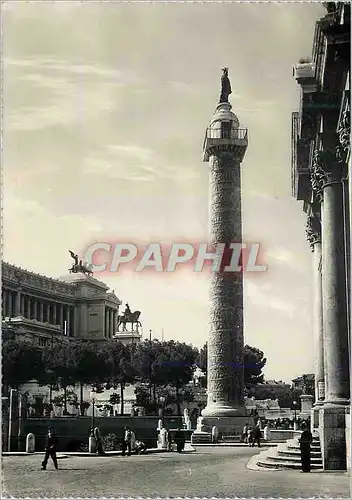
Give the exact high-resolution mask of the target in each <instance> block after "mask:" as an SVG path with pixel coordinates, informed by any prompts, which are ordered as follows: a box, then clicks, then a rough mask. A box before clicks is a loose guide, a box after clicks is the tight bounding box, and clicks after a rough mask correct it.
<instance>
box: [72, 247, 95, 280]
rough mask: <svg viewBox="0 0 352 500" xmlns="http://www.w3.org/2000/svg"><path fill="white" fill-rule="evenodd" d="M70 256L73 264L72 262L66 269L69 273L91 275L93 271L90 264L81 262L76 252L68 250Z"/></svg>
mask: <svg viewBox="0 0 352 500" xmlns="http://www.w3.org/2000/svg"><path fill="white" fill-rule="evenodd" d="M69 252H70V255H71V257H72V258H73V260H74V264H72V267H70V269H69V270H68V272H69V273H70V274H71V273H74V274H76V273H83V274H87V275H88V276H93V271H92V270H91V268H90V266H89V265H88V264H86V263H83V262H82V261H81V260H79V257H78V255H77V254H75V253H74V252H72V251H71V250H69Z"/></svg>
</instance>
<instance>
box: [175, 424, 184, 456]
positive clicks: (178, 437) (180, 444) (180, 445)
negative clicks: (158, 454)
mask: <svg viewBox="0 0 352 500" xmlns="http://www.w3.org/2000/svg"><path fill="white" fill-rule="evenodd" d="M175 443H176V447H177V453H182V452H183V450H184V448H185V435H184V433H183V432H182V431H181V429H180V428H178V429H177V431H176V433H175Z"/></svg>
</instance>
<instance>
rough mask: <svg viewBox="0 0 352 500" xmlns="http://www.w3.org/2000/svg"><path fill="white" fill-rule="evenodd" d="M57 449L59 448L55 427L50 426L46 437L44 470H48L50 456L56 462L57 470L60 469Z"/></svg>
mask: <svg viewBox="0 0 352 500" xmlns="http://www.w3.org/2000/svg"><path fill="white" fill-rule="evenodd" d="M56 450H57V436H56V434H55V431H54V429H53V427H49V429H48V435H47V437H46V446H45V457H44V460H43V462H42V470H46V466H47V463H48V460H49V457H51V459H52V461H53V462H54V467H55V469H56V470H57V469H58V466H57V457H56Z"/></svg>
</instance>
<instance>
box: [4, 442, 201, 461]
mask: <svg viewBox="0 0 352 500" xmlns="http://www.w3.org/2000/svg"><path fill="white" fill-rule="evenodd" d="M185 451H186V452H190V451H196V450H195V448H194V447H193V446H192V445H191V444H190V443H186V445H185ZM166 452H169V453H172V452H170V451H169V450H163V449H161V448H149V449H148V450H147V453H146V454H147V455H148V454H149V455H150V454H152V453H166ZM1 455H2V456H3V457H29V456H33V455H45V452H44V451H35V452H34V453H26V452H25V451H3V452H2V454H1ZM118 455H122V451H121V450H119V451H106V452H105V455H98V454H97V453H88V452H87V451H67V452H62V453H57V459H58V460H59V459H62V458H70V457H95V458H96V457H99V456H102V457H104V456H105V457H114V456H118ZM133 455H134V453H133Z"/></svg>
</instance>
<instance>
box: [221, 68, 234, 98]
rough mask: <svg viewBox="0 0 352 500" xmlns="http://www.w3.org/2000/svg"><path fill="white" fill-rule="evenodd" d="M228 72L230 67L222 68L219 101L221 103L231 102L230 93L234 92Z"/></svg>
mask: <svg viewBox="0 0 352 500" xmlns="http://www.w3.org/2000/svg"><path fill="white" fill-rule="evenodd" d="M228 74H229V69H228V68H222V77H221V95H220V101H219V102H220V103H221V102H229V95H230V94H232V90H231V83H230V79H229V76H228Z"/></svg>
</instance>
